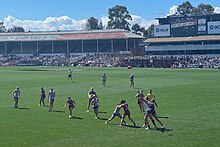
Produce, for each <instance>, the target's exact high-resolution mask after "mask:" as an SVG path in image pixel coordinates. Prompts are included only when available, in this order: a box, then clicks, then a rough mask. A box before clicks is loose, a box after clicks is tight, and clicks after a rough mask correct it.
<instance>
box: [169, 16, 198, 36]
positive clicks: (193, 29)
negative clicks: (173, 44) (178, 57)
mask: <svg viewBox="0 0 220 147" xmlns="http://www.w3.org/2000/svg"><path fill="white" fill-rule="evenodd" d="M197 24H198V23H197V18H195V17H180V18H171V19H170V25H171V35H172V36H177V37H179V36H192V35H195V34H197Z"/></svg>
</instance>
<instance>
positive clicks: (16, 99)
mask: <svg viewBox="0 0 220 147" xmlns="http://www.w3.org/2000/svg"><path fill="white" fill-rule="evenodd" d="M12 96H13V98H14V102H15V106H14V107H15V108H18V99H19V98H20V89H19V86H17V87H16V89H15V90H14V91H13V92H12Z"/></svg>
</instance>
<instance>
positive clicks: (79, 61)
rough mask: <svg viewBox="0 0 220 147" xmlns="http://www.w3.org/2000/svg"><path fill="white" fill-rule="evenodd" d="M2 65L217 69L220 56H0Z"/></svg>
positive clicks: (219, 63)
mask: <svg viewBox="0 0 220 147" xmlns="http://www.w3.org/2000/svg"><path fill="white" fill-rule="evenodd" d="M0 65H1V66H7V65H17V66H99V67H126V66H133V67H155V68H171V67H173V68H187V67H195V68H196V67H199V68H203V67H205V68H216V67H219V65H220V56H204V55H201V56H198V55H195V56H192V55H191V56H183V55H179V56H162V55H161V56H132V55H125V54H117V55H110V54H95V55H81V56H74V55H69V56H67V55H40V56H13V57H11V56H7V57H5V56H0Z"/></svg>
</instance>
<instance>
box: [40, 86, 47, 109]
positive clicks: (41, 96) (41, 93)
mask: <svg viewBox="0 0 220 147" xmlns="http://www.w3.org/2000/svg"><path fill="white" fill-rule="evenodd" d="M45 97H46V94H45V90H44V88H43V87H41V91H40V102H39V106H41V102H42V103H43V105H44V106H45V103H44V99H45Z"/></svg>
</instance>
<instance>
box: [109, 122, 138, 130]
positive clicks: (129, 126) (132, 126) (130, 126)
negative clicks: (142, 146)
mask: <svg viewBox="0 0 220 147" xmlns="http://www.w3.org/2000/svg"><path fill="white" fill-rule="evenodd" d="M108 125H115V126H118V127H120V126H119V124H112V123H108ZM123 127H128V128H136V129H139V128H142V127H140V126H134V125H128V124H126V125H125V124H124V125H122V126H121V128H123Z"/></svg>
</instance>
